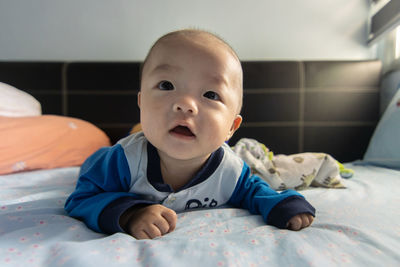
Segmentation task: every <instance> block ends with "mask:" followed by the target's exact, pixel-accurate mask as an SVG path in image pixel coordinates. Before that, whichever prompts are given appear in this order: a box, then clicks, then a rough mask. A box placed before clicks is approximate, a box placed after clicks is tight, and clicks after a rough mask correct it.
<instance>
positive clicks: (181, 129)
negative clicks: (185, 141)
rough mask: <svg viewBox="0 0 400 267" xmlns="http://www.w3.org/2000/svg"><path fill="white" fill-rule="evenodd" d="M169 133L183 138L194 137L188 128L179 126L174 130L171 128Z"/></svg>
mask: <svg viewBox="0 0 400 267" xmlns="http://www.w3.org/2000/svg"><path fill="white" fill-rule="evenodd" d="M171 132H173V133H176V134H180V135H184V136H195V135H194V134H193V133H192V131H191V130H190V129H189V128H188V127H186V126H181V125H178V126H176V127H175V128H173V129H172V130H171Z"/></svg>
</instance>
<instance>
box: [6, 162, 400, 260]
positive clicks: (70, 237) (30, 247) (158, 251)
mask: <svg viewBox="0 0 400 267" xmlns="http://www.w3.org/2000/svg"><path fill="white" fill-rule="evenodd" d="M346 166H347V167H350V168H352V169H354V170H355V175H354V177H353V178H352V179H350V180H346V181H345V182H346V186H347V189H323V188H311V189H308V190H305V191H302V193H303V194H304V195H305V196H306V197H307V199H308V200H309V201H310V202H311V203H312V204H313V205H314V207H315V208H316V209H317V217H316V219H315V221H314V224H313V225H312V226H311V227H310V228H307V229H304V230H302V231H299V232H292V231H287V230H280V229H277V228H274V227H272V226H267V225H265V224H264V223H263V221H262V219H261V217H260V216H258V215H252V214H249V212H247V211H246V210H241V209H235V208H228V207H227V208H224V209H214V210H198V211H192V212H187V213H181V214H179V215H178V224H177V228H176V230H175V231H174V232H172V233H170V234H168V235H166V236H163V237H161V238H158V239H154V240H141V241H138V240H135V239H134V238H133V237H130V236H128V235H126V234H122V233H118V234H114V235H111V236H106V235H103V234H99V233H95V232H93V231H91V230H89V229H88V228H87V227H86V226H85V225H84V224H83V223H82V222H80V221H78V220H76V219H73V218H70V217H68V216H67V215H66V213H65V212H64V209H63V206H64V202H65V200H66V198H67V197H68V195H69V194H70V193H71V192H72V191H73V189H74V187H75V182H76V177H77V174H78V171H79V168H77V167H73V168H61V169H53V170H40V171H33V172H26V173H19V174H12V175H5V176H0V266H24V267H27V266H96V267H100V266H190V267H194V266H346V265H348V266H400V206H399V203H400V197H399V188H400V171H395V170H390V169H384V168H378V167H372V166H355V165H351V164H347V165H346Z"/></svg>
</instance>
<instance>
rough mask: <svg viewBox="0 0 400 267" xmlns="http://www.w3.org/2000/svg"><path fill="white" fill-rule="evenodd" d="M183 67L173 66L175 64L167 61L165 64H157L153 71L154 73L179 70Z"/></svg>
mask: <svg viewBox="0 0 400 267" xmlns="http://www.w3.org/2000/svg"><path fill="white" fill-rule="evenodd" d="M181 69H182V68H181V67H178V66H173V65H170V64H167V63H165V64H160V65H157V66H156V67H155V68H154V69H153V70H152V71H151V72H152V73H154V72H159V71H179V70H181Z"/></svg>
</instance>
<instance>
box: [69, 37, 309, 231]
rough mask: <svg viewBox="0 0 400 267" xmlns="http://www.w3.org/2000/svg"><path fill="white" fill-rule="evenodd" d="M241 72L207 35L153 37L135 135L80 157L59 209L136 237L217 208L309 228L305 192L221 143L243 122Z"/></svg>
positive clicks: (96, 225)
mask: <svg viewBox="0 0 400 267" xmlns="http://www.w3.org/2000/svg"><path fill="white" fill-rule="evenodd" d="M242 76H243V75H242V68H241V64H240V61H239V59H238V57H237V55H236V53H235V52H234V51H233V49H232V48H231V47H230V46H229V45H228V44H226V43H225V42H224V41H223V40H221V39H220V38H218V37H217V36H215V35H213V34H211V33H208V32H205V31H200V30H180V31H176V32H171V33H168V34H166V35H164V36H163V37H161V38H160V39H158V41H157V42H156V43H155V44H154V45H153V47H152V48H151V50H150V52H149V54H148V55H147V57H146V59H145V62H144V63H143V68H142V80H141V89H140V92H139V94H138V105H139V107H140V122H141V127H142V131H141V132H139V133H136V134H132V135H129V136H128V137H126V138H124V139H122V140H120V141H119V142H118V143H117V144H116V145H114V146H112V147H105V148H102V149H100V150H99V151H97V152H96V153H94V154H93V155H92V156H91V157H89V158H88V159H87V160H86V162H85V163H84V164H83V165H82V168H81V172H80V175H79V180H78V182H77V185H76V189H75V191H74V192H73V193H72V194H71V196H70V197H69V198H68V200H67V202H66V204H65V210H66V211H67V212H68V213H69V215H70V216H73V217H75V218H78V219H81V220H83V221H84V222H85V223H86V225H87V226H88V227H90V228H91V229H93V230H95V231H98V232H103V233H108V234H112V233H115V232H125V233H128V234H130V235H132V236H134V237H135V238H137V239H148V238H155V237H159V236H162V235H165V234H167V233H170V232H171V231H173V230H174V229H175V226H176V222H177V215H176V212H183V211H187V210H191V209H195V208H214V207H219V206H221V205H225V204H228V205H232V206H234V207H240V208H245V209H248V210H249V211H250V212H252V213H256V214H261V215H262V217H263V219H264V220H265V222H266V223H267V224H270V225H274V226H276V227H279V228H288V229H291V230H300V229H302V228H304V227H308V226H309V225H311V223H312V221H313V218H314V216H315V209H314V208H313V207H312V206H311V205H310V204H309V203H308V202H307V201H306V200H305V199H304V197H303V196H301V195H300V194H299V193H297V192H296V191H292V190H287V191H283V192H281V193H278V192H276V191H274V190H272V189H271V188H270V187H269V186H268V184H266V183H265V182H264V181H263V180H262V179H260V178H259V177H257V176H255V175H251V174H250V168H249V167H248V166H247V164H246V163H244V162H243V161H242V160H241V159H240V158H239V157H238V156H236V155H235V154H234V153H233V152H232V150H231V149H230V148H229V146H228V145H226V143H225V141H227V140H228V139H229V138H230V137H231V136H232V135H233V134H234V132H235V131H236V130H237V129H238V128H239V126H240V124H241V122H242V117H241V116H240V115H239V114H240V110H241V106H242V97H243V88H242Z"/></svg>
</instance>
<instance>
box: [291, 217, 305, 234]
mask: <svg viewBox="0 0 400 267" xmlns="http://www.w3.org/2000/svg"><path fill="white" fill-rule="evenodd" d="M301 227H302V220H301V217H300V216H294V217H293V218H291V219H290V220H289V223H288V229H290V230H294V231H298V230H300V229H301Z"/></svg>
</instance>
